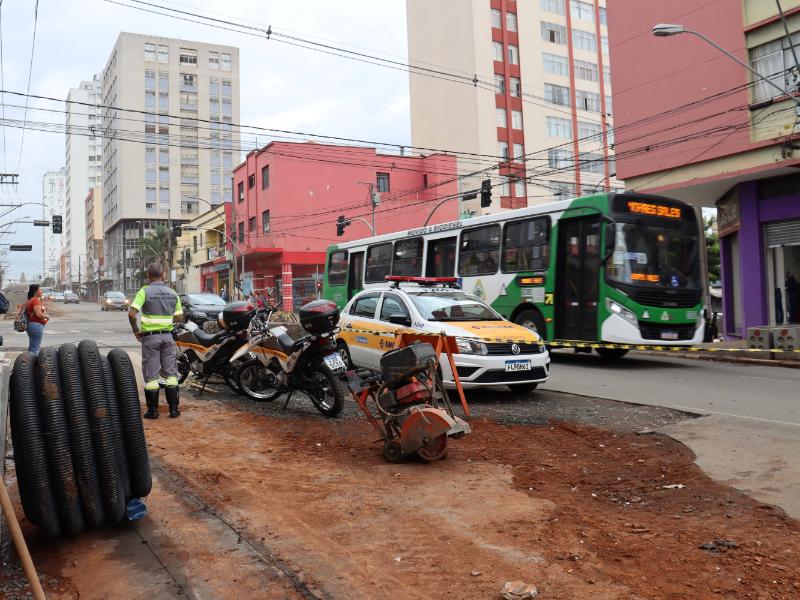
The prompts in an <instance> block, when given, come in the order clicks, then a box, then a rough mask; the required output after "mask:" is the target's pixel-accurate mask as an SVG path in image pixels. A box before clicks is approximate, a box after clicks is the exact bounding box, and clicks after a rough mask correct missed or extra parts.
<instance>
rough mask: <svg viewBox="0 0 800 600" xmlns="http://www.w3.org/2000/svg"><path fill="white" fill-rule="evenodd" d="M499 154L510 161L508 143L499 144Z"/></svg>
mask: <svg viewBox="0 0 800 600" xmlns="http://www.w3.org/2000/svg"><path fill="white" fill-rule="evenodd" d="M497 154H498V156H500V157H501V158H503V159H505V160H508V142H497Z"/></svg>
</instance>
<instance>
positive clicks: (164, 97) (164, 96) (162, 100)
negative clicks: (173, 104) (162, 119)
mask: <svg viewBox="0 0 800 600" xmlns="http://www.w3.org/2000/svg"><path fill="white" fill-rule="evenodd" d="M158 108H159V109H160V110H169V92H158Z"/></svg>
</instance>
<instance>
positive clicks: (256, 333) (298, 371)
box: [231, 300, 349, 417]
mask: <svg viewBox="0 0 800 600" xmlns="http://www.w3.org/2000/svg"><path fill="white" fill-rule="evenodd" d="M272 312H274V309H263V311H259V315H257V317H256V319H254V322H253V326H252V327H251V337H250V341H249V342H248V343H247V344H245V345H244V346H242V347H241V348H240V349H239V350H238V351H237V352H235V353H234V354H233V356H232V357H231V360H232V361H234V360H238V359H240V358H242V357H244V356H245V355H246V354H247V353H252V354H254V355H255V356H256V358H255V359H253V360H248V361H246V362H244V363H243V364H242V365H241V366H240V367H239V368H238V370H237V373H236V382H237V383H238V385H239V387H240V389H241V390H242V393H243V394H244V395H245V396H247V397H248V398H250V399H252V400H255V401H256V402H271V401H272V400H274V399H275V398H277V397H279V396H280V395H282V394H286V395H287V397H286V404H284V408H286V406H287V405H288V404H289V400H291V398H292V395H294V393H295V392H297V391H300V392H303V393H305V394H306V395H308V397H309V398H310V399H311V402H312V403H313V404H314V406H315V407H316V408H317V410H318V411H319V412H320V413H322V414H323V415H325V416H326V417H335V416H336V415H338V414H339V413H340V412H341V411H342V408H343V407H344V401H345V398H346V397H347V396H348V395H349V392H348V390H347V387H346V385H345V384H344V382H343V381H342V380H341V379H340V378H339V375H340V374H343V373H344V372H345V370H346V366H345V364H344V361H343V360H342V357H341V356H340V354H339V352H338V350H337V348H336V343H335V334H336V332H338V331H339V329H338V327H337V323H338V322H339V309H338V308H337V307H336V305H335V304H334V303H333V302H329V301H327V300H315V301H313V302H309V303H308V304H306V305H304V306H303V307H301V308H300V325H301V326H302V327H303V329H305V330H306V331H307V332H308V333H307V334H306V335H303V336H300V337H298V339H294V338H293V337H292V336H290V335H289V333H288V330H287V328H286V327H284V326H282V325H279V326H274V327H273V326H271V324H270V317H271V315H272Z"/></svg>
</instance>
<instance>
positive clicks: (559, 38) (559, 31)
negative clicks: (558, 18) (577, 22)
mask: <svg viewBox="0 0 800 600" xmlns="http://www.w3.org/2000/svg"><path fill="white" fill-rule="evenodd" d="M542 39H543V40H544V41H545V42H551V43H553V44H566V43H567V28H566V27H564V26H563V25H557V24H555V23H547V22H546V21H542Z"/></svg>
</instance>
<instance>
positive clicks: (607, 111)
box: [406, 0, 618, 212]
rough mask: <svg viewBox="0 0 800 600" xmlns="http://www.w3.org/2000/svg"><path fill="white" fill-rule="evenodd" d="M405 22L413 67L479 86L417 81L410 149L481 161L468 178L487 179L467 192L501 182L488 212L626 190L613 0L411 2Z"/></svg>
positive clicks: (470, 167)
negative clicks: (614, 111) (611, 50)
mask: <svg viewBox="0 0 800 600" xmlns="http://www.w3.org/2000/svg"><path fill="white" fill-rule="evenodd" d="M406 14H407V20H408V51H409V59H410V62H411V63H412V64H421V63H424V64H425V65H424V66H426V67H428V68H432V69H442V70H446V71H447V72H450V73H458V74H461V75H462V76H465V77H467V78H470V79H473V78H474V84H469V83H467V84H465V82H462V83H457V82H453V81H445V80H444V78H441V79H436V78H433V77H426V76H422V75H416V74H412V75H410V94H411V136H412V144H413V145H414V146H417V147H425V148H439V149H446V150H452V151H456V152H460V153H471V154H467V155H465V154H462V155H461V157H460V158H459V174H460V175H465V174H468V173H473V172H475V171H479V170H481V169H487V171H486V172H485V173H480V174H478V175H476V176H474V177H466V178H463V179H462V180H461V181H460V189H461V190H462V191H463V190H472V189H476V188H479V187H480V183H481V180H483V179H487V178H491V179H492V182H493V184H494V187H493V190H492V197H493V202H492V207H491V208H490V209H488V210H487V209H484V212H494V211H497V210H501V209H506V208H520V207H524V206H528V205H529V204H536V203H540V202H547V201H550V200H553V199H559V198H562V199H563V198H569V197H572V196H575V195H578V194H590V193H593V192H595V191H598V192H599V191H603V190H609V189H612V188H615V187H617V186H618V184H617V182H616V181H615V179H614V172H615V166H614V158H613V150H612V148H613V131H612V126H613V124H612V119H611V71H610V67H609V59H608V32H607V29H606V11H605V0H603V1H602V2H601V1H600V0H524V1H523V0H460V1H459V2H450V1H448V0H407V2H406ZM498 164H499V167H497V168H494V169H490V168H489V167H491V166H492V165H498ZM498 197H499V201H498ZM477 204H478V201H477V200H475V201H472V202H469V203H466V202H465V205H464V206H463V207H462V209H463V210H472V211H476V210H480V208H478V206H477Z"/></svg>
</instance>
